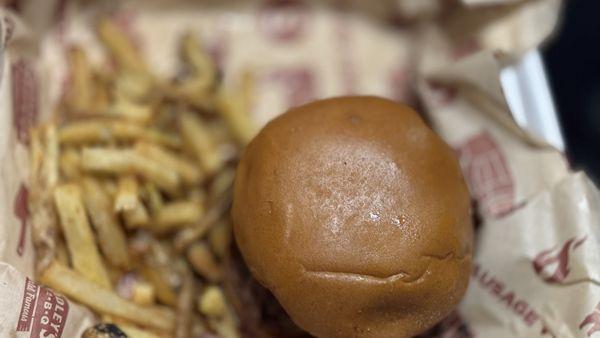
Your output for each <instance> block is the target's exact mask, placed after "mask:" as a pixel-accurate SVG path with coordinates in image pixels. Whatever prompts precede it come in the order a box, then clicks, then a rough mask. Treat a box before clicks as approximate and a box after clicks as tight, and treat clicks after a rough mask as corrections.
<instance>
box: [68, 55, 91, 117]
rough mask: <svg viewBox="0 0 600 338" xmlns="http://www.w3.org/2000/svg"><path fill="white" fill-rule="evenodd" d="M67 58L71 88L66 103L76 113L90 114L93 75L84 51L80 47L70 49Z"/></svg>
mask: <svg viewBox="0 0 600 338" xmlns="http://www.w3.org/2000/svg"><path fill="white" fill-rule="evenodd" d="M67 56H68V58H69V63H70V67H71V87H70V89H69V95H68V101H69V103H68V104H69V106H70V107H71V109H73V110H75V112H76V113H78V114H81V113H84V114H85V113H90V112H91V109H90V108H91V103H92V95H93V73H92V70H91V66H90V64H89V61H88V59H87V56H86V54H85V52H84V50H83V49H82V48H81V47H78V46H74V47H71V48H70V49H69V50H68V52H67Z"/></svg>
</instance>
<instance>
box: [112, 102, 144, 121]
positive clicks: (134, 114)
mask: <svg viewBox="0 0 600 338" xmlns="http://www.w3.org/2000/svg"><path fill="white" fill-rule="evenodd" d="M107 113H108V115H110V116H114V117H117V118H119V117H122V118H124V119H126V120H130V121H133V122H136V123H140V124H146V123H148V121H150V119H152V115H153V114H154V113H153V111H152V106H150V105H148V104H140V103H136V102H133V101H130V100H127V99H117V101H115V102H114V103H113V104H112V105H111V106H110V107H109V108H108V110H107Z"/></svg>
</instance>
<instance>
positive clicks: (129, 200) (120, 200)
mask: <svg viewBox="0 0 600 338" xmlns="http://www.w3.org/2000/svg"><path fill="white" fill-rule="evenodd" d="M138 190H139V187H138V182H137V180H136V179H135V177H133V176H130V175H127V176H121V177H120V178H119V185H118V190H117V196H116V197H115V208H114V209H115V211H117V212H118V211H131V210H133V209H135V208H136V207H137V206H138V204H140V203H141V202H140V200H139V196H138V193H139V192H138Z"/></svg>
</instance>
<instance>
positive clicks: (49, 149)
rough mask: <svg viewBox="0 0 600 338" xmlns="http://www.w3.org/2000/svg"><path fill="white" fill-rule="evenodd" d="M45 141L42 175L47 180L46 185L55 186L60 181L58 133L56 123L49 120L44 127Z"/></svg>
mask: <svg viewBox="0 0 600 338" xmlns="http://www.w3.org/2000/svg"><path fill="white" fill-rule="evenodd" d="M43 131H44V143H45V145H46V147H45V148H46V149H45V152H44V155H43V156H44V160H43V161H42V175H43V177H44V178H45V180H46V183H45V186H46V187H53V186H55V185H56V184H57V183H58V151H59V145H58V135H57V130H56V123H54V122H49V123H47V124H46V125H45V126H44V128H43Z"/></svg>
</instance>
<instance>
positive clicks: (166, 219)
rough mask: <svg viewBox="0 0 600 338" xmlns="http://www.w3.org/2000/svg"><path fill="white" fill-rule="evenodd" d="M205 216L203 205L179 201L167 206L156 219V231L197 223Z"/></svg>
mask: <svg viewBox="0 0 600 338" xmlns="http://www.w3.org/2000/svg"><path fill="white" fill-rule="evenodd" d="M203 214H204V208H203V207H202V204H200V203H197V202H193V201H178V202H171V203H169V204H165V205H164V206H163V207H162V208H161V209H160V211H159V212H158V213H157V214H156V216H155V218H154V225H155V229H156V230H169V229H173V228H174V227H178V226H182V225H186V224H191V223H194V222H197V221H198V220H199V219H200V217H202V215H203Z"/></svg>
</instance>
